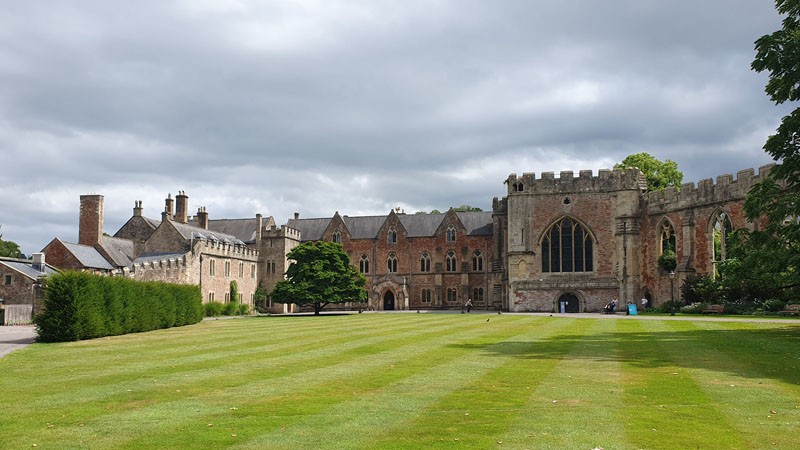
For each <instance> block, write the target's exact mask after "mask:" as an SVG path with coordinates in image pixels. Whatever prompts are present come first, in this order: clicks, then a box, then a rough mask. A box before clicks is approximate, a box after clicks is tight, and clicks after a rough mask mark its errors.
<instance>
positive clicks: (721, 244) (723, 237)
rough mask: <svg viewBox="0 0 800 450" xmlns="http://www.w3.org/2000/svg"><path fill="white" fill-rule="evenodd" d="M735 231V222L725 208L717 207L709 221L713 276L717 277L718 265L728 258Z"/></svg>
mask: <svg viewBox="0 0 800 450" xmlns="http://www.w3.org/2000/svg"><path fill="white" fill-rule="evenodd" d="M732 233H733V222H731V218H730V216H729V215H728V213H727V212H725V210H723V209H722V208H717V210H716V211H714V214H712V215H711V218H710V219H709V221H708V242H709V247H710V248H709V250H710V251H709V254H710V255H711V266H712V270H711V276H712V277H713V278H716V277H717V266H718V265H719V263H721V262H722V261H725V260H726V259H728V248H729V244H730V238H731V234H732Z"/></svg>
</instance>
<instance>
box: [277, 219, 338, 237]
mask: <svg viewBox="0 0 800 450" xmlns="http://www.w3.org/2000/svg"><path fill="white" fill-rule="evenodd" d="M330 222H331V219H330V218H327V219H322V218H321V219H289V221H288V222H287V223H286V225H287V226H289V227H290V228H294V229H295V230H298V231H300V240H302V241H318V240H320V239H322V233H324V232H325V229H326V228H327V227H328V224H329V223H330ZM348 228H349V226H348ZM351 233H352V230H351Z"/></svg>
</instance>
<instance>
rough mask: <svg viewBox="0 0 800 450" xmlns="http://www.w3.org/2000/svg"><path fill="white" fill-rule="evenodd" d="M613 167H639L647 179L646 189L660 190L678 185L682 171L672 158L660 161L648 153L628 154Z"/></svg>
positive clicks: (681, 179)
mask: <svg viewBox="0 0 800 450" xmlns="http://www.w3.org/2000/svg"><path fill="white" fill-rule="evenodd" d="M614 168H615V169H639V170H641V171H642V173H643V174H644V177H645V179H646V180H647V190H648V191H661V190H663V189H666V188H667V187H668V186H675V187H680V186H681V183H682V182H683V172H681V171H680V170H678V163H676V162H675V161H672V160H669V159H668V160H666V161H663V162H662V161H660V160H658V159H656V158H655V157H654V156H652V155H651V154H649V153H645V152H642V153H634V154H632V155H628V156H626V157H625V159H623V160H622V162H620V163H617V164H614Z"/></svg>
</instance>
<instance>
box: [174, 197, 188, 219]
mask: <svg viewBox="0 0 800 450" xmlns="http://www.w3.org/2000/svg"><path fill="white" fill-rule="evenodd" d="M188 203H189V197H188V196H187V195H186V192H184V191H178V195H176V196H175V221H176V222H180V223H187V222H188V221H189V220H188V218H187V214H188V213H189V210H188V209H187V207H188V205H187V204H188Z"/></svg>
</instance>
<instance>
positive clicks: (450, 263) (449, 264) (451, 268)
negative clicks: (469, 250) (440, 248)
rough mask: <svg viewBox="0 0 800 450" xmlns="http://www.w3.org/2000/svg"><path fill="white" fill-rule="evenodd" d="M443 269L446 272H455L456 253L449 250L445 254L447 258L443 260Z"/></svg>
mask: <svg viewBox="0 0 800 450" xmlns="http://www.w3.org/2000/svg"><path fill="white" fill-rule="evenodd" d="M444 262H445V268H446V271H447V272H456V271H457V269H456V264H457V263H458V261H457V259H456V252H454V251H452V250H449V251H448V252H447V256H445V258H444Z"/></svg>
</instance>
